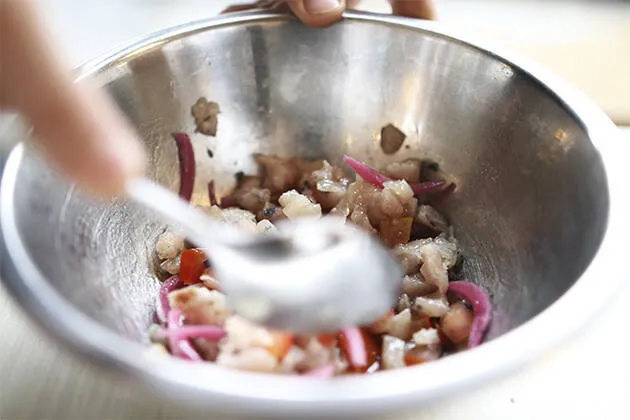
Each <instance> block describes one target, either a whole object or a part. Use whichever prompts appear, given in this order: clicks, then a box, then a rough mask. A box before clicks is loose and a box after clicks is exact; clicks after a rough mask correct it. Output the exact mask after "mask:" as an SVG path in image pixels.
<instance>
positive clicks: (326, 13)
mask: <svg viewBox="0 0 630 420" xmlns="http://www.w3.org/2000/svg"><path fill="white" fill-rule="evenodd" d="M288 3H289V7H291V10H292V11H293V13H295V15H296V16H297V17H298V18H299V19H300V20H301V21H302V22H304V23H305V24H307V25H309V26H314V27H323V26H329V25H332V24H333V23H335V22H337V21H338V20H339V19H341V14H342V13H343V11H344V10H345V8H346V1H345V0H289V2H288Z"/></svg>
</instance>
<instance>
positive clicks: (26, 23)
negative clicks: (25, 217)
mask: <svg viewBox="0 0 630 420" xmlns="http://www.w3.org/2000/svg"><path fill="white" fill-rule="evenodd" d="M35 12H36V11H35V9H34V7H33V4H32V2H27V1H21V0H2V1H0V39H1V40H2V48H0V63H1V71H0V106H3V107H5V106H7V107H11V108H15V109H16V110H17V111H18V112H20V113H21V114H22V115H23V116H24V117H25V118H26V119H27V120H28V121H29V123H31V124H32V125H33V132H34V139H35V142H36V146H37V147H38V148H39V149H41V150H42V151H43V153H44V155H45V156H47V157H48V158H49V159H50V160H51V162H52V163H53V164H54V165H55V166H56V167H57V168H58V169H60V170H61V172H63V173H64V174H65V175H66V176H69V177H70V178H72V179H73V180H75V181H77V182H78V183H79V185H80V186H82V187H83V188H84V189H87V190H89V191H91V192H94V193H97V194H102V195H113V194H118V193H121V192H122V191H123V189H124V185H125V182H126V181H127V179H128V178H130V177H132V176H135V175H138V174H140V173H141V172H142V171H143V169H144V151H143V149H142V147H141V146H140V143H139V142H138V140H137V138H136V136H135V133H134V132H133V130H132V129H131V128H130V127H129V125H128V124H127V122H126V121H125V120H124V119H123V117H122V116H121V115H120V114H119V113H118V110H117V109H116V108H115V106H114V105H113V103H112V102H111V100H110V99H109V98H108V97H107V96H106V95H105V93H104V92H102V91H101V90H99V89H97V88H96V87H94V86H91V85H89V84H87V83H82V84H75V83H73V79H72V75H71V74H70V72H69V71H68V70H67V68H66V67H65V66H64V63H62V62H61V60H60V59H59V57H57V56H56V55H55V54H54V53H53V51H54V49H53V48H54V47H53V46H52V45H50V42H49V40H50V37H49V36H48V34H46V33H45V31H44V30H43V26H42V24H41V22H39V20H38V16H37V15H36V13H35Z"/></svg>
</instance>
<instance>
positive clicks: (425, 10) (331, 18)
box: [224, 0, 435, 27]
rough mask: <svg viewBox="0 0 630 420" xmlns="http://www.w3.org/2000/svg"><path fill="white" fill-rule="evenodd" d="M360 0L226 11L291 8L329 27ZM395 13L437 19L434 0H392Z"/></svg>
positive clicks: (275, 2) (261, 1) (282, 1)
mask: <svg viewBox="0 0 630 420" xmlns="http://www.w3.org/2000/svg"><path fill="white" fill-rule="evenodd" d="M360 1H361V0H258V1H255V2H253V3H248V4H242V5H236V6H232V7H228V8H227V9H226V10H224V13H228V12H236V11H243V10H249V9H281V8H289V9H290V10H291V11H292V12H293V13H295V15H296V16H297V17H298V18H299V19H300V20H301V21H302V22H304V23H305V24H307V25H309V26H314V27H323V26H328V25H331V24H333V23H335V22H336V21H338V20H339V19H341V14H342V13H343V11H344V10H346V9H351V8H353V7H356V5H357V4H359V3H360ZM389 3H390V4H391V6H392V12H393V13H394V14H396V15H399V16H407V17H413V18H418V19H435V7H434V4H433V0H389Z"/></svg>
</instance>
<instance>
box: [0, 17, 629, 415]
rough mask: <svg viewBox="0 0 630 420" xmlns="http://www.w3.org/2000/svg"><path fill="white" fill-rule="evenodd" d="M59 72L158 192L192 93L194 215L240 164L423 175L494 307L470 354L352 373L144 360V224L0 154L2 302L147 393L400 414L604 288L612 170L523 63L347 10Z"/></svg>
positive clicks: (613, 154) (149, 229)
mask: <svg viewBox="0 0 630 420" xmlns="http://www.w3.org/2000/svg"><path fill="white" fill-rule="evenodd" d="M80 78H89V79H93V80H95V81H96V82H97V83H99V84H100V85H102V86H103V87H105V88H106V89H107V90H108V91H109V92H110V93H111V94H112V95H113V96H114V97H115V98H116V100H117V102H118V104H119V105H120V106H121V107H122V109H123V110H124V112H125V113H126V115H127V116H128V117H129V118H130V120H131V121H132V122H133V124H135V126H136V127H137V128H138V130H139V132H140V133H141V134H142V137H143V138H144V139H145V141H146V146H147V148H148V150H149V153H150V157H151V161H152V164H153V165H152V168H151V176H152V177H154V178H155V179H157V180H159V181H160V182H162V183H164V184H165V185H167V186H170V187H172V188H174V189H175V188H177V183H178V163H177V159H176V149H175V145H174V143H173V141H172V139H171V133H172V132H174V131H186V132H188V133H192V132H193V128H194V127H193V121H192V118H191V116H190V106H191V105H192V104H193V103H194V102H195V100H196V99H197V98H198V97H199V96H206V97H207V98H209V99H211V100H214V101H217V102H219V103H220V105H221V108H222V113H221V114H220V120H219V131H218V135H217V137H216V138H208V137H205V136H202V135H198V134H195V135H193V139H194V143H195V148H196V152H197V161H198V164H199V166H200V170H199V174H200V176H199V179H198V182H197V185H196V188H197V189H196V195H195V196H194V200H195V201H196V202H205V200H206V199H207V198H206V188H205V185H206V182H207V181H208V180H209V179H214V180H216V181H217V183H218V186H219V187H218V189H219V191H220V192H224V191H226V190H227V189H229V188H230V187H231V186H232V184H233V179H234V178H233V175H234V173H235V172H237V171H245V172H248V171H252V170H253V169H254V165H253V162H252V158H251V155H252V153H254V152H273V153H278V154H281V155H300V156H305V157H313V158H315V157H326V158H328V159H331V160H332V161H334V162H339V161H340V157H341V156H342V154H343V153H348V154H351V155H353V156H355V157H357V158H360V159H365V160H368V161H369V162H371V163H373V164H376V165H382V164H384V163H386V162H389V161H393V160H400V159H403V158H407V157H422V158H429V159H432V160H434V161H436V162H438V163H439V165H440V166H441V168H442V169H443V170H444V171H446V172H447V173H449V174H452V176H453V177H454V178H455V181H456V183H457V190H456V191H455V193H454V194H452V195H451V196H450V197H449V198H447V199H445V200H443V201H441V202H440V204H439V207H440V208H441V209H442V210H444V211H445V212H447V213H448V214H449V215H450V217H451V219H452V221H453V223H454V226H455V229H456V234H457V237H458V238H459V239H460V241H461V245H462V247H463V249H464V250H465V264H464V269H463V272H462V277H464V278H467V279H470V280H472V281H475V282H479V283H482V284H483V285H484V286H485V287H487V288H488V289H489V290H490V291H491V294H492V300H493V302H494V305H495V308H496V309H495V312H494V321H493V323H492V326H491V329H490V332H489V337H488V338H489V339H490V342H488V343H486V344H483V345H482V346H480V347H479V348H477V349H474V350H471V351H467V352H463V353H460V354H457V355H454V356H451V357H447V358H444V359H442V360H439V361H437V362H433V363H429V364H426V365H422V366H418V367H413V368H407V369H402V370H396V371H388V372H383V373H379V374H376V375H372V376H369V377H353V376H348V377H342V378H338V379H335V380H333V381H323V382H320V381H317V380H309V379H305V378H300V377H282V376H269V375H258V374H250V373H246V372H238V371H231V370H225V369H222V368H219V367H216V366H213V365H210V364H208V366H203V367H200V366H198V365H191V364H187V363H183V362H179V361H177V360H174V359H173V360H170V359H155V358H151V357H148V356H146V354H145V348H144V347H143V345H144V343H143V340H144V338H145V331H146V328H147V326H148V325H149V323H150V322H151V318H152V311H153V304H154V301H155V295H156V293H157V290H158V285H159V284H158V281H157V279H156V278H155V276H154V275H153V271H152V270H153V268H154V262H153V261H152V251H153V245H154V241H155V239H156V236H157V235H158V234H159V233H160V232H161V231H162V229H163V228H164V226H163V224H161V223H160V222H159V221H158V219H156V218H155V217H154V216H153V215H151V214H148V213H146V212H145V211H143V210H142V209H140V208H138V207H136V206H133V205H128V204H123V203H120V202H113V203H99V202H97V201H94V200H91V199H88V198H87V197H85V196H84V195H82V194H81V193H80V192H78V191H77V190H75V189H74V188H73V187H72V186H70V185H68V184H67V183H65V182H64V181H62V180H61V179H60V178H59V177H58V176H56V175H55V174H54V173H53V172H52V171H51V170H50V169H49V168H48V166H47V165H46V164H44V163H43V162H42V161H41V160H40V158H39V157H38V156H37V155H36V154H35V153H34V152H33V151H32V150H30V149H28V148H26V147H24V146H18V147H17V148H15V149H14V150H13V152H12V154H11V155H10V157H9V159H8V161H7V162H6V165H5V167H4V174H3V178H2V186H1V188H2V190H1V197H2V203H1V213H0V216H1V226H2V240H3V250H2V252H3V253H2V277H3V280H4V282H5V283H6V285H7V287H8V289H9V290H10V291H11V292H12V293H13V295H14V296H15V297H16V298H17V299H18V300H19V301H20V302H21V304H22V305H23V307H25V308H26V310H27V311H28V312H29V313H30V314H32V315H33V316H34V317H35V319H37V320H38V321H39V322H40V323H41V324H42V325H43V326H44V327H45V329H46V330H47V331H49V332H50V333H51V334H53V335H54V336H55V337H58V338H60V339H61V340H62V341H63V342H65V343H67V344H69V346H70V347H71V348H73V349H75V350H78V351H80V352H81V353H82V354H83V355H85V356H88V357H89V358H91V359H93V360H97V361H100V362H102V363H103V364H104V365H105V366H107V367H109V368H112V367H115V368H117V369H119V370H120V371H122V372H124V373H126V374H127V375H128V376H130V377H133V378H136V379H139V381H140V382H142V383H143V384H145V385H147V386H148V387H150V388H151V389H153V390H154V391H155V392H157V393H159V394H160V395H166V396H168V398H172V399H176V400H182V399H186V400H187V401H192V402H193V403H194V404H196V405H199V406H206V407H210V408H212V409H213V410H218V409H239V410H245V411H249V412H251V413H259V414H260V413H264V414H271V415H281V414H286V415H291V416H297V415H302V414H305V413H310V414H312V415H315V416H317V417H322V416H324V415H332V416H342V415H344V414H357V415H361V414H362V413H378V412H382V411H385V410H392V409H396V408H405V407H409V406H411V405H417V404H421V403H423V402H426V401H427V400H430V399H433V398H436V397H438V396H441V395H444V394H447V393H451V392H455V391H456V390H459V389H460V388H462V387H463V386H467V385H471V384H475V383H479V382H482V381H487V380H489V378H491V377H493V376H495V375H497V374H500V373H503V372H505V371H507V370H508V369H509V368H513V367H516V366H519V365H521V364H522V363H523V362H524V361H526V360H528V359H529V358H532V357H535V356H536V355H538V354H540V352H541V351H543V350H545V349H548V348H549V347H550V346H552V345H554V344H555V343H557V342H559V340H560V339H561V338H564V337H566V336H567V335H568V334H569V333H571V332H574V331H576V330H577V329H579V328H580V327H581V326H583V325H584V323H585V322H586V320H587V319H589V318H592V317H593V315H594V313H595V311H596V310H598V309H600V308H601V307H602V306H603V305H604V304H605V302H606V299H608V298H610V296H611V295H612V294H613V293H614V292H615V290H616V286H617V285H619V284H620V283H621V282H622V280H625V278H626V274H627V273H626V270H625V267H624V262H625V261H624V257H625V250H624V249H623V245H624V236H625V234H627V233H629V232H630V230H629V229H628V223H627V222H626V218H627V215H628V214H630V211H629V208H628V205H627V202H624V201H623V200H620V199H619V198H620V197H621V196H622V194H623V187H624V185H623V181H624V176H626V173H627V171H626V170H625V165H624V163H623V161H622V160H620V159H618V158H617V157H618V155H619V153H623V151H622V148H623V147H625V146H624V145H622V144H620V142H618V141H617V140H616V139H615V137H616V136H617V131H616V128H615V127H614V125H613V124H612V123H611V122H610V121H609V120H608V118H607V117H606V116H605V115H604V114H603V113H602V112H601V111H600V110H599V109H597V108H596V107H595V106H594V105H593V104H592V103H591V102H589V101H588V100H587V99H585V98H583V97H582V96H581V95H580V94H579V93H577V92H576V91H575V90H573V89H572V88H570V87H568V86H566V85H565V84H564V83H563V82H562V81H561V80H558V79H557V78H555V77H554V76H552V75H550V74H548V73H547V72H546V71H545V70H543V69H539V68H537V66H534V65H533V64H531V63H527V62H525V61H524V60H522V59H519V58H512V57H511V55H510V54H500V53H498V52H497V50H495V49H493V50H492V51H490V50H488V49H485V48H483V47H480V46H478V45H473V44H471V43H469V42H467V41H465V40H463V39H462V38H460V37H458V36H456V35H453V34H452V33H451V32H450V31H449V30H448V29H445V28H444V27H442V26H440V25H438V24H435V23H427V22H419V21H413V20H407V19H403V18H395V17H391V16H380V15H370V14H363V13H350V12H349V13H347V14H346V19H345V20H344V21H343V22H341V23H339V24H337V25H334V26H333V27H330V28H327V29H319V30H316V29H310V28H307V27H305V26H304V25H302V24H300V23H298V22H297V21H295V20H292V19H291V18H289V17H287V16H285V15H276V14H270V13H246V14H242V15H234V16H223V17H219V18H216V19H211V20H207V21H203V22H197V23H191V24H187V25H184V26H180V27H177V28H174V29H169V30H166V31H164V32H161V33H158V34H155V35H153V36H150V37H148V38H147V39H145V40H142V41H140V42H139V43H136V44H134V45H132V46H130V47H129V48H126V49H124V50H123V51H120V52H118V53H116V54H114V55H112V56H109V57H106V58H104V59H100V60H97V61H94V62H91V63H89V64H87V65H86V66H84V67H83V68H82V69H81V70H80ZM387 123H393V124H395V125H396V126H398V127H399V128H400V129H402V130H403V131H404V132H405V133H407V135H408V138H407V141H406V146H405V147H404V148H402V149H401V151H400V152H398V153H397V154H396V155H394V156H388V155H385V154H383V153H382V151H381V150H380V147H379V140H378V135H379V132H380V128H381V127H382V126H384V125H385V124H387ZM4 141H6V139H5V140H4ZM208 148H209V149H211V150H213V152H214V157H212V158H210V157H209V156H208V155H207V153H206V149H208Z"/></svg>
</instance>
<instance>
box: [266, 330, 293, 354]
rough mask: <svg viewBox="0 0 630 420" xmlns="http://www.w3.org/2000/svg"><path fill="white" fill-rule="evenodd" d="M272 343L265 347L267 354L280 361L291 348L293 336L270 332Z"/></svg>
mask: <svg viewBox="0 0 630 420" xmlns="http://www.w3.org/2000/svg"><path fill="white" fill-rule="evenodd" d="M271 335H272V337H273V342H272V343H271V345H269V346H268V347H267V350H268V351H269V353H271V354H273V355H274V356H276V357H277V358H278V359H282V358H283V357H284V356H286V355H287V353H288V352H289V350H291V347H292V346H293V335H291V334H288V333H283V332H275V331H274V332H272V333H271Z"/></svg>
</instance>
